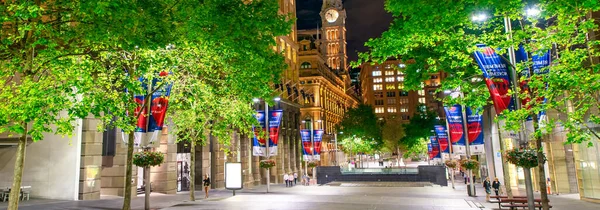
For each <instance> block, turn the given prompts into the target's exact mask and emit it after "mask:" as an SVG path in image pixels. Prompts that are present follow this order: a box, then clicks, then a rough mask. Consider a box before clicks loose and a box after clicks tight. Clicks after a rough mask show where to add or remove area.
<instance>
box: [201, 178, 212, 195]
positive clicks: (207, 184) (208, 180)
mask: <svg viewBox="0 0 600 210" xmlns="http://www.w3.org/2000/svg"><path fill="white" fill-rule="evenodd" d="M202 185H203V186H204V193H205V196H204V198H208V187H209V186H210V177H208V174H204V179H203V180H202Z"/></svg>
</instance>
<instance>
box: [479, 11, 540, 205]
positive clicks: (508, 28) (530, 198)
mask: <svg viewBox="0 0 600 210" xmlns="http://www.w3.org/2000/svg"><path fill="white" fill-rule="evenodd" d="M540 13H541V11H540V10H539V9H538V8H537V7H529V8H527V9H526V10H525V16H528V17H537V16H539V15H540ZM481 14H483V13H481ZM476 16H480V15H476ZM476 16H473V21H476V22H484V21H485V20H487V19H488V17H487V15H483V16H480V17H481V18H476ZM503 18H504V31H505V33H506V39H507V40H509V41H510V40H512V39H513V37H512V23H511V19H510V17H508V15H505V16H504V17H503ZM508 56H509V61H510V64H511V65H510V71H511V80H512V83H513V85H512V86H513V87H512V88H513V90H515V91H514V92H515V93H514V98H515V103H516V104H515V105H516V109H517V110H518V109H521V99H520V98H519V96H518V92H517V91H516V90H517V84H519V83H518V82H519V80H518V77H517V71H516V69H515V66H516V56H515V50H514V46H512V45H511V46H510V47H509V49H508ZM521 126H522V127H523V128H524V127H525V124H524V122H522V123H521ZM525 139H526V137H525V134H524V133H523V131H522V130H521V131H519V140H520V142H519V143H520V144H521V145H526V144H527V141H526V140H525ZM542 167H543V166H542ZM523 175H524V176H525V191H526V193H527V206H528V208H529V209H535V203H534V195H533V181H532V179H531V169H526V168H524V169H523Z"/></svg>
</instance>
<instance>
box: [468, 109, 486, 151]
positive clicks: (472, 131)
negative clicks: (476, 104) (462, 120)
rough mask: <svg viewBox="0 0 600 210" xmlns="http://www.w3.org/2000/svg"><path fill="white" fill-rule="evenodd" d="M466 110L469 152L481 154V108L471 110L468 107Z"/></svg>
mask: <svg viewBox="0 0 600 210" xmlns="http://www.w3.org/2000/svg"><path fill="white" fill-rule="evenodd" d="M466 112H467V126H468V127H467V128H468V129H467V131H468V132H469V135H468V138H469V149H470V152H471V154H481V153H483V152H484V146H483V115H482V112H483V109H481V108H478V109H476V110H475V112H473V110H471V108H470V107H467V108H466Z"/></svg>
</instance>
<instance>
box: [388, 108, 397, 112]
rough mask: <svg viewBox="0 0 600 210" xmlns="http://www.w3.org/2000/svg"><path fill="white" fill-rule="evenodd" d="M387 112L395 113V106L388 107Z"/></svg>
mask: <svg viewBox="0 0 600 210" xmlns="http://www.w3.org/2000/svg"><path fill="white" fill-rule="evenodd" d="M387 112H388V113H396V107H388V108H387Z"/></svg>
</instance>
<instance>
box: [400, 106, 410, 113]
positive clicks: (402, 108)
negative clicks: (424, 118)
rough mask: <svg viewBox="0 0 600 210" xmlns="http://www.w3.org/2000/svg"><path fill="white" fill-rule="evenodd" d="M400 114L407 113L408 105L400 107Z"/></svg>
mask: <svg viewBox="0 0 600 210" xmlns="http://www.w3.org/2000/svg"><path fill="white" fill-rule="evenodd" d="M400 112H402V113H407V112H408V105H402V106H400Z"/></svg>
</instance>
